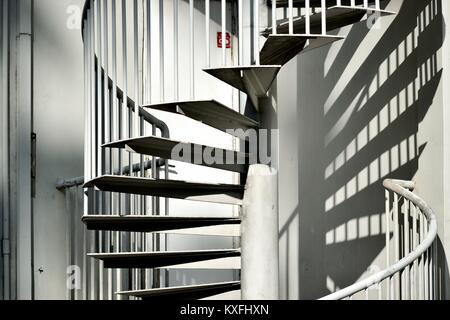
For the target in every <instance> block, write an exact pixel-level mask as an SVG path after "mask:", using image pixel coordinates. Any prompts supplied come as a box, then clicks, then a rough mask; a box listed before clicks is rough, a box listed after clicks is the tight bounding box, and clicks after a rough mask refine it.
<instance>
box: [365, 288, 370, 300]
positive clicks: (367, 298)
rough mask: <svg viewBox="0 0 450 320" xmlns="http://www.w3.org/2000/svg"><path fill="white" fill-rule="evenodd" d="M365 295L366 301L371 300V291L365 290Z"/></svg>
mask: <svg viewBox="0 0 450 320" xmlns="http://www.w3.org/2000/svg"><path fill="white" fill-rule="evenodd" d="M364 293H365V299H366V300H369V289H368V288H367V289H365V290H364Z"/></svg>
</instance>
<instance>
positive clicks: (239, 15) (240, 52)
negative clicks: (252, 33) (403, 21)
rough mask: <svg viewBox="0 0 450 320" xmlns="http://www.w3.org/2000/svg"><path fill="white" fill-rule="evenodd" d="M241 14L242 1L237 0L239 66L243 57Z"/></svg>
mask: <svg viewBox="0 0 450 320" xmlns="http://www.w3.org/2000/svg"><path fill="white" fill-rule="evenodd" d="M243 24H244V22H243V14H242V0H238V25H239V27H238V28H239V39H238V42H239V44H238V45H239V64H241V65H242V64H243V57H244V26H243Z"/></svg>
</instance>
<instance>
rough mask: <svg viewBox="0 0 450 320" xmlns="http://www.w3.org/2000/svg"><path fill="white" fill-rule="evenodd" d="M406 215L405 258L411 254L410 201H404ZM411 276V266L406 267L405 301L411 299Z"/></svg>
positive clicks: (404, 227)
mask: <svg viewBox="0 0 450 320" xmlns="http://www.w3.org/2000/svg"><path fill="white" fill-rule="evenodd" d="M403 205H404V213H403V224H404V226H403V230H404V231H403V238H404V254H403V257H406V256H407V255H408V254H409V253H410V249H409V201H408V200H406V199H405V200H404V204H403ZM409 290H410V274H409V266H406V267H405V299H406V300H409V299H410V291H409Z"/></svg>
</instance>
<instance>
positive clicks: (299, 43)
mask: <svg viewBox="0 0 450 320" xmlns="http://www.w3.org/2000/svg"><path fill="white" fill-rule="evenodd" d="M342 39H344V37H341V36H332V35H301V34H294V35H288V34H271V35H269V36H268V38H267V40H266V42H265V43H264V46H263V48H262V50H261V64H268V65H273V64H279V65H284V64H286V63H287V62H289V61H290V60H291V59H292V58H294V57H295V56H297V55H298V54H299V53H300V52H301V51H303V50H304V49H305V46H306V45H307V41H308V40H309V45H308V46H307V48H311V47H314V48H318V47H321V46H325V45H327V44H330V43H332V42H334V41H337V40H342Z"/></svg>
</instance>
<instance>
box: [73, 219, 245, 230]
mask: <svg viewBox="0 0 450 320" xmlns="http://www.w3.org/2000/svg"><path fill="white" fill-rule="evenodd" d="M81 220H82V221H83V223H84V224H85V225H86V227H87V229H88V230H101V231H124V232H159V231H175V230H189V229H191V230H192V231H191V232H190V233H189V232H188V231H185V232H181V233H185V234H193V233H194V232H195V234H204V233H205V232H201V229H206V230H209V229H210V228H209V227H211V226H213V227H216V226H220V227H222V228H218V231H220V230H221V229H224V230H222V232H221V233H222V234H226V235H231V234H233V235H234V234H236V233H235V232H233V231H234V229H236V228H237V229H239V224H240V223H241V220H240V219H239V218H225V217H173V216H139V215H135V216H113V215H86V216H83V218H82V219H81ZM227 227H231V228H227ZM194 229H198V230H194ZM226 229H228V232H226V231H225V230H226ZM169 233H170V232H169ZM207 233H208V234H211V235H213V234H216V233H214V229H212V230H211V232H207ZM219 233H220V232H219ZM222 234H217V235H222Z"/></svg>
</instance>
